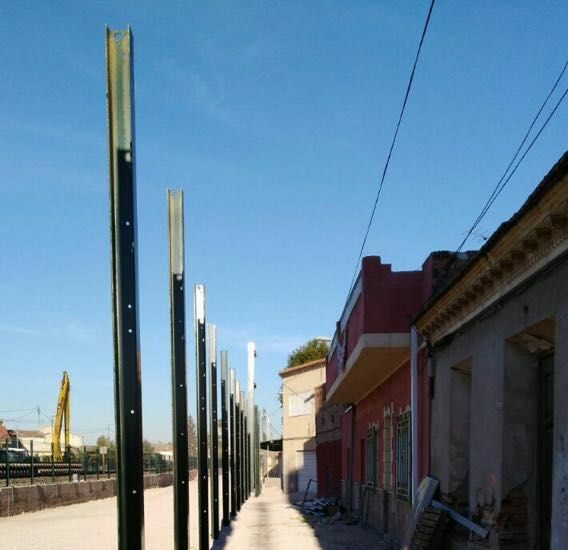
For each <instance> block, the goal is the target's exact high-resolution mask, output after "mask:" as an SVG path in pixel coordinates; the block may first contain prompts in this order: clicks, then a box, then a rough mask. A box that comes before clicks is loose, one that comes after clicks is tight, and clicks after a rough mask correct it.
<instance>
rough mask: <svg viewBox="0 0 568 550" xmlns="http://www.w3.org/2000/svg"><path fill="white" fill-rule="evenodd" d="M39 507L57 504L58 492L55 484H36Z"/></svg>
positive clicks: (51, 506) (50, 506)
mask: <svg viewBox="0 0 568 550" xmlns="http://www.w3.org/2000/svg"><path fill="white" fill-rule="evenodd" d="M37 490H38V501H39V508H53V507H54V506H57V505H58V504H59V492H58V491H57V484H55V483H49V484H47V485H38V486H37Z"/></svg>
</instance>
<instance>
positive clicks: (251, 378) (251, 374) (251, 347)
mask: <svg viewBox="0 0 568 550" xmlns="http://www.w3.org/2000/svg"><path fill="white" fill-rule="evenodd" d="M255 361H256V346H255V343H254V342H248V344H247V382H248V387H247V390H248V393H247V424H248V430H249V436H250V439H251V441H252V434H253V431H254V429H253V427H254V419H253V416H254V390H255V388H256V383H255ZM250 450H251V448H250V447H249V454H248V462H249V467H248V479H249V486H248V490H249V493H250V492H252V489H253V485H254V480H255V477H254V461H253V460H252V455H251V453H250Z"/></svg>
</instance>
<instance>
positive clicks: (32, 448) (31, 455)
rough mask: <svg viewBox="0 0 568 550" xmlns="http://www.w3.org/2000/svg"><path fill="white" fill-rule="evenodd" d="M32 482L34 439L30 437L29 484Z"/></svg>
mask: <svg viewBox="0 0 568 550" xmlns="http://www.w3.org/2000/svg"><path fill="white" fill-rule="evenodd" d="M33 484H34V440H33V439H30V485H33Z"/></svg>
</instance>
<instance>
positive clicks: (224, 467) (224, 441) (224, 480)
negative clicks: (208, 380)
mask: <svg viewBox="0 0 568 550" xmlns="http://www.w3.org/2000/svg"><path fill="white" fill-rule="evenodd" d="M227 373H228V366H227V352H226V351H222V352H221V488H222V492H223V517H222V525H224V526H227V525H229V522H230V517H229V429H228V427H229V419H228V417H229V415H228V410H227Z"/></svg>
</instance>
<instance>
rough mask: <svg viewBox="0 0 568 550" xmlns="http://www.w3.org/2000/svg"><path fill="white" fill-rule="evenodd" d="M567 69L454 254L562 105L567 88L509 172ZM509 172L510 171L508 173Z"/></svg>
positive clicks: (543, 104)
mask: <svg viewBox="0 0 568 550" xmlns="http://www.w3.org/2000/svg"><path fill="white" fill-rule="evenodd" d="M567 68H568V61H566V63H565V64H564V67H563V68H562V70H561V71H560V74H559V75H558V77H557V78H556V81H555V82H554V84H553V86H552V88H551V89H550V91H549V92H548V95H547V96H546V98H545V100H544V101H543V102H542V105H541V106H540V108H539V110H538V112H537V113H536V115H535V116H534V118H533V120H532V122H531V124H530V126H529V128H528V130H527V131H526V133H525V135H524V137H523V139H522V141H521V143H520V145H519V146H518V147H517V150H516V151H515V154H514V155H513V158H512V159H511V161H510V162H509V164H508V165H507V168H506V169H505V171H504V172H503V175H502V176H501V178H500V179H499V181H498V182H497V184H496V185H495V188H494V189H493V191H492V193H491V195H489V198H488V199H487V201H486V203H485V205H484V206H483V208H482V209H481V212H480V213H479V215H478V216H477V218H476V219H475V221H474V222H473V225H472V226H471V227H470V229H469V230H468V231H467V233H466V236H465V237H464V239H463V241H462V242H461V244H460V245H459V246H458V248H457V249H456V253H459V252H460V251H461V250H462V248H463V247H464V245H465V243H466V242H467V240H468V239H469V237H470V236H471V234H472V233H473V232H474V231H475V229H476V228H477V226H478V225H479V224H480V223H481V220H482V219H483V218H484V217H485V215H486V214H487V212H488V211H489V209H490V208H491V206H492V205H493V203H494V202H495V200H496V199H497V197H498V196H499V195H500V194H501V192H502V191H503V189H504V188H505V186H506V185H507V184H508V183H509V181H510V180H511V178H512V177H513V175H514V174H515V172H516V171H517V168H518V167H519V165H520V164H521V162H522V161H523V159H524V158H525V157H526V155H527V153H528V152H529V151H530V150H531V149H532V147H533V145H534V144H535V142H536V141H537V139H538V138H539V137H540V135H541V134H542V132H543V130H544V129H545V128H546V126H547V125H548V123H549V121H550V119H551V118H552V116H553V115H554V113H555V112H556V111H557V109H558V107H559V106H560V104H561V103H562V101H563V100H564V98H565V97H566V94H567V92H568V88H567V89H566V90H565V91H564V93H563V94H562V96H561V97H560V99H559V100H558V101H557V103H556V105H555V106H554V108H553V109H552V111H551V112H550V114H549V115H548V117H547V119H546V120H545V122H544V123H543V125H542V126H541V127H540V129H539V131H538V132H537V134H536V136H535V137H534V138H533V140H532V141H531V143H530V144H529V145H528V147H527V148H526V150H525V152H524V153H523V154H522V156H521V158H520V159H519V161H518V162H517V164H516V165H515V167H514V168H513V169H512V170H511V166H513V164H514V163H515V161H516V160H517V157H518V156H519V154H520V152H521V150H522V148H523V146H524V144H525V143H526V141H527V139H528V137H529V135H530V133H531V132H532V130H533V128H534V126H535V124H536V123H537V121H538V119H539V118H540V115H541V114H542V112H543V110H544V108H545V107H546V105H547V104H548V101H549V100H550V98H551V97H552V94H553V93H554V91H555V90H556V88H557V87H558V84H559V83H560V80H561V79H562V77H563V76H564V73H565V72H566V69H567ZM509 170H511V171H510V172H509Z"/></svg>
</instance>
